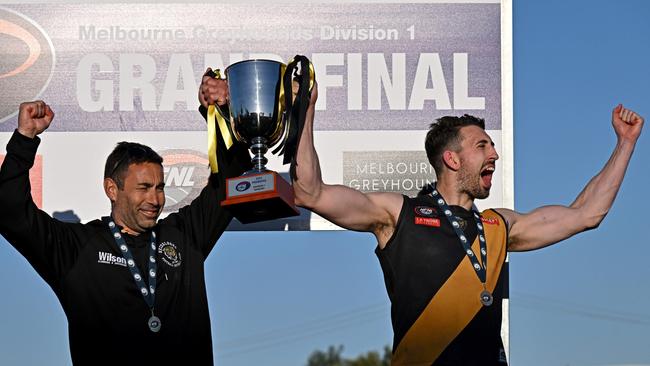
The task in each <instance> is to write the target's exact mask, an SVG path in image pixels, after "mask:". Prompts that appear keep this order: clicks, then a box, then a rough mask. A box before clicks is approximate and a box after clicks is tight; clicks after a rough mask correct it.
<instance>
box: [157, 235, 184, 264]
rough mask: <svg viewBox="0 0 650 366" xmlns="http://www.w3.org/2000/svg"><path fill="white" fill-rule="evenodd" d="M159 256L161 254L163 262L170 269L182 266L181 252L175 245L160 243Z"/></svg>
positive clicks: (166, 242)
mask: <svg viewBox="0 0 650 366" xmlns="http://www.w3.org/2000/svg"><path fill="white" fill-rule="evenodd" d="M158 254H160V256H161V258H162V261H163V262H165V263H166V264H167V265H168V266H170V267H174V268H176V267H178V266H180V265H181V252H179V251H178V248H176V245H174V243H170V242H168V241H165V242H162V243H160V245H159V246H158Z"/></svg>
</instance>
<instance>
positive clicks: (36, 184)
mask: <svg viewBox="0 0 650 366" xmlns="http://www.w3.org/2000/svg"><path fill="white" fill-rule="evenodd" d="M4 160H5V155H0V165H2V162H3V161H4ZM29 184H30V185H31V187H32V200H34V203H35V204H36V207H38V208H40V209H42V208H43V156H42V155H36V158H35V159H34V165H33V166H32V168H31V169H30V170H29Z"/></svg>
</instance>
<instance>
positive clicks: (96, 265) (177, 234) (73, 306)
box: [0, 132, 250, 365]
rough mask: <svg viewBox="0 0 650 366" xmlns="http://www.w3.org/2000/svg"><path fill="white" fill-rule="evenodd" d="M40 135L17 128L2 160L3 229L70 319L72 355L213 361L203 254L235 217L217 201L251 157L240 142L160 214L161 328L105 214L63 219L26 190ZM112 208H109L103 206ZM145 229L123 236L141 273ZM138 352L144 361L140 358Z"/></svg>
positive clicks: (82, 359) (90, 361) (122, 360)
mask: <svg viewBox="0 0 650 366" xmlns="http://www.w3.org/2000/svg"><path fill="white" fill-rule="evenodd" d="M39 143H40V139H39V138H38V137H36V138H34V139H30V138H27V137H25V136H23V135H21V134H19V133H18V132H14V134H13V136H12V137H11V139H10V141H9V143H8V144H7V155H6V157H5V160H4V163H3V165H2V168H1V169H0V234H2V235H3V236H4V237H5V239H6V240H7V241H8V242H9V243H11V245H12V246H14V248H16V249H17V250H18V251H19V252H20V253H21V254H22V255H23V256H24V257H25V258H26V259H27V260H28V261H29V263H30V264H31V265H32V266H33V267H34V269H35V270H36V271H37V272H38V274H39V275H40V276H41V277H42V278H43V279H44V280H45V281H46V282H47V283H48V284H49V285H50V287H51V288H52V289H53V290H54V293H55V294H56V296H57V297H58V299H59V302H60V303H61V306H62V307H63V310H64V311H65V314H66V316H67V319H68V330H69V340H70V351H71V355H72V360H73V362H74V364H79V365H98V364H136V363H137V364H139V365H143V364H173V363H176V364H188V363H187V362H188V361H189V360H194V362H195V363H193V364H197V365H208V364H212V363H213V356H212V340H211V333H210V317H209V314H208V304H207V296H206V290H205V279H204V266H203V264H204V261H205V259H206V258H207V256H208V254H209V253H210V251H211V250H212V248H213V247H214V245H215V243H216V241H217V239H218V238H219V237H220V236H221V234H222V233H223V231H224V230H225V228H226V226H227V225H228V223H229V222H230V220H231V219H232V216H231V214H230V213H229V212H228V211H227V210H224V209H222V208H221V207H220V205H219V202H220V201H221V200H222V199H223V198H224V194H225V193H224V192H225V190H224V185H225V178H226V177H230V176H236V175H239V174H241V173H242V172H243V171H244V169H245V168H248V167H249V166H250V157H249V155H248V153H247V152H246V149H245V148H243V147H242V146H240V145H235V146H233V147H232V148H231V150H230V151H228V152H227V153H226V150H225V148H224V147H223V142H222V141H220V142H219V143H220V145H221V146H219V148H220V149H218V155H219V156H218V159H219V168H220V170H219V171H220V173H218V174H213V175H212V176H211V177H210V180H209V183H208V185H207V186H206V187H205V188H204V189H203V191H202V192H201V194H200V196H199V197H197V198H196V199H195V200H194V201H193V202H192V203H191V204H190V205H188V206H186V207H184V208H181V209H180V210H179V211H178V212H177V213H173V214H170V215H169V216H167V217H166V218H165V219H162V220H160V221H159V222H158V224H157V225H156V227H155V228H154V230H155V232H156V234H157V237H158V240H157V248H156V256H157V262H158V273H157V286H156V287H157V289H156V299H155V312H156V316H158V317H159V318H160V319H161V322H162V328H161V330H160V332H159V333H152V332H151V331H150V330H149V329H148V326H147V319H148V318H149V316H151V312H150V310H149V307H148V306H147V304H146V303H145V301H144V299H143V297H142V295H141V294H140V292H139V291H138V289H137V288H136V285H135V283H134V281H133V279H132V277H131V273H130V272H129V270H128V269H127V268H126V267H125V266H124V264H123V260H122V259H121V254H120V252H119V249H118V248H117V245H116V243H115V241H114V239H113V237H112V236H111V233H110V231H109V228H108V227H107V226H106V225H105V224H104V223H103V222H102V221H101V220H94V221H91V222H89V223H87V224H72V223H63V222H60V221H58V220H56V219H53V218H51V217H50V216H49V215H48V214H46V213H45V212H43V211H41V210H39V209H38V208H37V207H36V205H35V204H34V202H33V200H32V197H31V194H30V183H29V175H28V173H29V169H30V168H31V166H32V165H33V163H34V157H35V154H36V150H37V147H38V145H39ZM107 214H108V213H107ZM150 235H151V233H150V232H147V233H143V234H141V235H139V236H137V237H130V236H128V235H125V237H126V241H127V244H128V245H129V246H130V247H131V250H132V252H133V254H134V256H135V259H136V262H138V265H139V267H140V268H141V273H143V274H144V275H145V278H146V273H147V272H146V268H147V265H146V261H147V256H148V246H149V238H150ZM143 269H144V271H143ZM143 361H144V363H142V362H143Z"/></svg>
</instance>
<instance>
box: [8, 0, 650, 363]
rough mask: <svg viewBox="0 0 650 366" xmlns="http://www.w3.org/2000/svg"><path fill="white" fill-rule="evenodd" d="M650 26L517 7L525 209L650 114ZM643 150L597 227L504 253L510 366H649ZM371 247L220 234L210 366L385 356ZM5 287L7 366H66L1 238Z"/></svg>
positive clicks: (368, 242) (302, 237) (349, 241)
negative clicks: (333, 353)
mask: <svg viewBox="0 0 650 366" xmlns="http://www.w3.org/2000/svg"><path fill="white" fill-rule="evenodd" d="M648 18H650V2H646V1H642V0H636V1H632V0H622V1H616V2H614V1H557V0H551V1H549V0H547V1H515V2H514V5H513V24H514V26H513V33H514V93H513V95H514V138H515V141H514V143H515V207H516V209H517V210H519V211H524V212H525V211H529V210H532V209H533V208H535V207H538V206H540V205H545V204H551V203H553V204H555V203H562V204H568V203H570V202H571V201H572V200H573V199H574V198H575V196H576V195H577V194H578V193H579V192H580V190H581V189H582V187H584V185H585V184H586V183H587V182H588V180H589V179H590V178H591V177H592V176H593V175H595V174H596V173H597V172H598V171H599V170H600V168H601V167H602V166H603V164H604V163H605V161H606V160H607V158H608V157H609V155H610V153H611V151H612V149H613V147H614V144H615V135H614V132H613V129H612V127H611V124H610V113H611V109H612V108H613V107H614V106H615V105H616V104H617V103H619V102H620V103H623V104H624V105H625V106H627V107H629V108H631V109H633V110H636V111H637V112H639V113H640V114H641V115H644V116H646V117H647V116H649V115H650V108H649V107H648V105H649V102H650V98H649V93H648V85H650V68H649V67H648V59H649V56H650V42H648V36H649V35H650V23H649V22H648V21H647V20H648ZM646 129H648V127H647V126H646ZM649 143H650V140H649V137H648V131H644V133H643V134H642V135H641V138H640V140H639V143H638V145H637V149H636V151H635V155H634V157H633V159H632V161H631V163H630V166H629V169H628V174H627V176H626V178H625V181H624V182H623V186H622V188H621V191H620V193H619V195H618V197H617V200H616V202H615V204H614V206H613V207H612V209H611V211H610V213H609V215H608V216H607V217H606V219H605V220H604V222H603V223H602V224H601V226H600V227H599V228H598V229H596V230H594V231H590V232H587V233H583V234H580V235H578V236H576V237H574V238H571V239H569V240H566V241H564V242H562V243H559V244H557V245H555V246H552V247H550V248H547V249H543V250H540V251H535V252H529V253H516V254H514V255H511V257H510V261H511V267H510V285H511V288H510V289H511V300H512V301H511V313H510V324H511V329H510V335H511V338H510V342H511V364H512V365H527V366H536V365H539V366H542V365H544V366H548V365H560V366H567V365H571V366H577V365H585V366H586V365H594V366H596V365H650V348H649V347H648V345H649V339H650V338H649V337H648V335H647V334H648V331H649V330H650V308H649V307H648V304H649V303H650V291H648V290H649V289H650V285H648V284H647V280H646V279H648V278H650V265H648V259H649V258H650V254H649V251H648V248H647V247H648V245H649V244H650V242H649V239H648V234H647V233H644V232H643V229H644V228H645V227H646V226H645V222H646V221H647V219H646V216H647V212H646V211H647V210H646V206H647V204H648V198H647V195H646V192H647V189H648V188H647V187H648V183H647V182H648V181H650V169H648V166H650V148H649V146H648V144H649ZM0 241H2V240H1V239H0ZM374 247H375V242H374V240H373V238H372V236H371V235H369V234H360V233H353V232H310V233H301V232H291V233H263V232H257V233H241V232H238V233H227V234H225V235H224V237H223V238H222V239H221V242H220V243H219V245H218V247H217V249H216V250H215V251H214V252H213V253H212V255H211V256H210V258H209V260H208V263H207V279H208V293H209V297H210V299H209V301H210V311H211V317H212V329H213V335H214V337H213V342H214V344H215V350H216V351H215V352H216V361H217V364H220V365H227V366H229V365H235V366H240V365H241V366H243V365H261V364H263V365H302V364H304V362H305V360H306V359H307V357H308V355H309V353H310V352H311V351H313V350H315V349H325V348H326V347H327V346H329V345H339V344H342V345H344V346H345V355H347V356H355V355H357V354H359V353H362V352H366V351H369V350H376V349H380V348H382V347H383V346H384V345H386V344H390V343H391V339H392V332H391V329H390V319H389V305H388V298H387V296H386V294H385V288H384V284H383V279H382V275H381V270H380V268H379V264H378V261H377V259H376V257H375V255H374V253H373V250H374ZM0 278H1V280H0V293H2V294H3V296H2V300H0V324H2V326H1V327H0V350H2V352H0V364H3V365H41V364H67V363H69V362H70V361H69V351H68V346H67V331H66V327H67V326H66V322H65V317H64V315H63V312H62V311H61V309H60V306H59V304H58V302H57V300H56V298H55V296H54V295H53V293H52V291H51V290H50V289H49V288H48V287H47V286H46V285H45V284H44V283H43V281H42V280H40V278H38V276H37V275H36V273H35V272H34V271H33V270H32V269H31V268H30V267H29V266H28V264H27V263H26V262H25V261H24V259H22V258H21V257H20V256H19V255H18V254H17V253H16V252H15V250H13V248H11V247H10V246H9V245H7V244H6V242H4V241H2V242H0Z"/></svg>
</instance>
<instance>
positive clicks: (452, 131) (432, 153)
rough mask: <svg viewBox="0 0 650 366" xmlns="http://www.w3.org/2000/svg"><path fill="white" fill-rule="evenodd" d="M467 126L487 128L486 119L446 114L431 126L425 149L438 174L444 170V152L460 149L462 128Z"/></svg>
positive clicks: (467, 115)
mask: <svg viewBox="0 0 650 366" xmlns="http://www.w3.org/2000/svg"><path fill="white" fill-rule="evenodd" d="M465 126H478V127H480V128H481V129H483V130H484V129H485V120H484V119H483V118H477V117H474V116H470V115H469V114H464V115H463V116H462V117H456V116H445V117H440V118H438V119H437V120H436V122H434V123H432V124H431V126H429V132H427V137H426V139H425V141H424V149H425V150H426V152H427V158H428V159H429V163H431V165H432V166H433V169H434V170H435V171H436V175H439V174H440V173H441V172H442V166H443V164H442V153H443V152H444V151H445V150H447V149H451V150H454V151H458V150H460V143H461V139H460V133H459V131H460V129H461V128H463V127H465Z"/></svg>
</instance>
